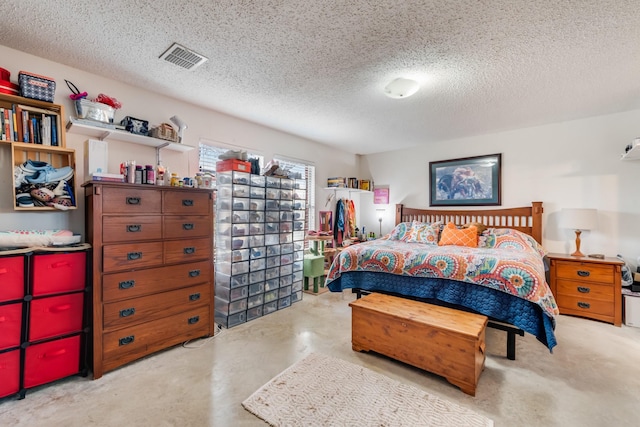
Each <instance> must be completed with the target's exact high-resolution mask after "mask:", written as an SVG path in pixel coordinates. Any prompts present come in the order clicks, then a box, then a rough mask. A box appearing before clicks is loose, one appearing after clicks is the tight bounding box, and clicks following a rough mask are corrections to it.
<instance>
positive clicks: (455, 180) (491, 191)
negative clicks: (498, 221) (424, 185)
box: [429, 153, 502, 206]
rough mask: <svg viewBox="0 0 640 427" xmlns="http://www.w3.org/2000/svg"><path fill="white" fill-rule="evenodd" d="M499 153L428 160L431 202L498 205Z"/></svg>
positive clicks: (430, 203)
mask: <svg viewBox="0 0 640 427" xmlns="http://www.w3.org/2000/svg"><path fill="white" fill-rule="evenodd" d="M501 169H502V154H500V153H499V154H489V155H484V156H475V157H463V158H459V159H451V160H440V161H435V162H429V205H430V206H498V205H500V204H501V203H502V201H501V194H502V191H501V187H502V178H501V173H502V171H501Z"/></svg>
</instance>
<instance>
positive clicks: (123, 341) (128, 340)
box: [118, 335, 136, 345]
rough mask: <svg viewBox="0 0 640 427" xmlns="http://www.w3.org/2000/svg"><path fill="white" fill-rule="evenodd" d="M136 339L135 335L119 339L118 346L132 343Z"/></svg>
mask: <svg viewBox="0 0 640 427" xmlns="http://www.w3.org/2000/svg"><path fill="white" fill-rule="evenodd" d="M135 339H136V337H135V335H129V336H128V337H124V338H120V339H119V340H118V345H127V344H131V343H132V342H134V341H135Z"/></svg>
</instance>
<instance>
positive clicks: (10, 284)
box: [0, 255, 24, 302]
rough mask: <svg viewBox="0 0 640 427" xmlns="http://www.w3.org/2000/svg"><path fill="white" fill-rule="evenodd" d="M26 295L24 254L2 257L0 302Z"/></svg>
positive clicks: (0, 264)
mask: <svg viewBox="0 0 640 427" xmlns="http://www.w3.org/2000/svg"><path fill="white" fill-rule="evenodd" d="M23 296H24V256H22V255H20V256H13V257H0V302H3V301H11V300H18V299H21V298H22V297H23Z"/></svg>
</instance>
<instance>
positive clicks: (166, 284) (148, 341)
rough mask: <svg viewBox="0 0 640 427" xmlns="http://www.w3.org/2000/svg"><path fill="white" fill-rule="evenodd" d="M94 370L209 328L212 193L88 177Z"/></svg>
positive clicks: (204, 333)
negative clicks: (97, 179)
mask: <svg viewBox="0 0 640 427" xmlns="http://www.w3.org/2000/svg"><path fill="white" fill-rule="evenodd" d="M84 187H85V197H86V227H87V240H88V243H91V245H92V246H93V256H92V261H93V262H92V270H93V272H92V278H93V283H92V287H93V289H92V290H93V298H92V299H93V321H92V333H93V340H92V342H93V346H92V349H93V376H94V378H100V377H101V376H102V374H103V373H105V372H107V371H110V370H113V369H115V368H117V367H119V366H121V365H123V364H125V363H128V362H131V361H133V360H136V359H139V358H141V357H143V356H146V355H148V354H151V353H154V352H156V351H158V350H161V349H164V348H167V347H170V346H173V345H176V344H179V343H181V342H183V341H186V340H189V339H193V338H198V337H203V336H208V335H213V333H214V318H213V301H214V295H213V293H214V292H213V276H214V275H213V192H212V191H211V190H204V189H198V190H196V189H190V188H178V187H156V186H151V185H136V184H121V183H104V182H88V183H86V184H85V185H84Z"/></svg>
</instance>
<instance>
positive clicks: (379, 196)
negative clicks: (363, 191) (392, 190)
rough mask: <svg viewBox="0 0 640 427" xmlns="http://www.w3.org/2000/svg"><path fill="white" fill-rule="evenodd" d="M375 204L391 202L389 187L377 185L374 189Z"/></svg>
mask: <svg viewBox="0 0 640 427" xmlns="http://www.w3.org/2000/svg"><path fill="white" fill-rule="evenodd" d="M373 204H374V205H388V204H389V187H376V188H375V189H374V190H373Z"/></svg>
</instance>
